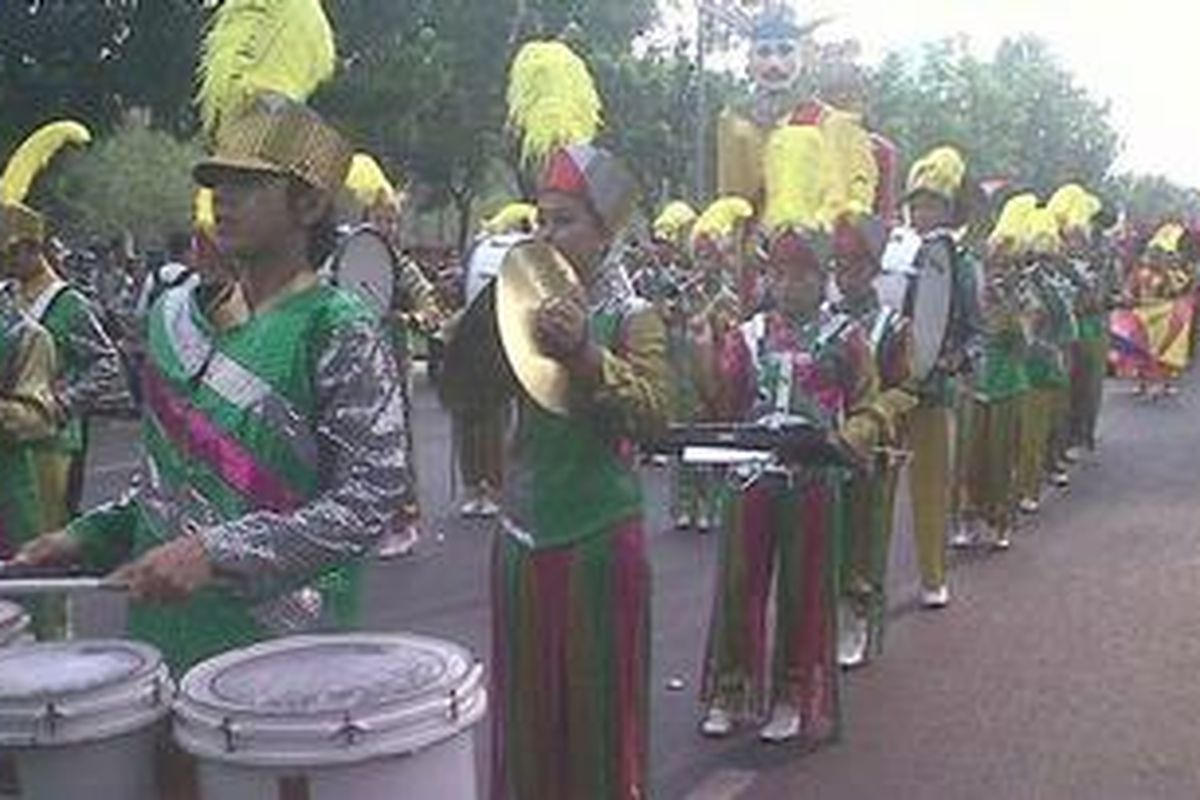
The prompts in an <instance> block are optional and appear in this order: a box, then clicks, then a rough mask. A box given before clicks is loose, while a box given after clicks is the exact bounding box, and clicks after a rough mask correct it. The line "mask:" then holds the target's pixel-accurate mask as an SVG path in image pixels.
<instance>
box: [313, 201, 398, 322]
mask: <svg viewBox="0 0 1200 800" xmlns="http://www.w3.org/2000/svg"><path fill="white" fill-rule="evenodd" d="M361 237H366V238H370V239H376V240H378V241H379V242H380V243H381V244H382V245H383V249H384V251H385V252H386V253H387V257H388V261H389V262H390V269H389V274H390V275H391V278H392V281H391V283H392V285H391V287H390V289H389V291H388V296H387V303H386V305H387V308H384V309H381V311H380V314H386V313H387V312H388V311H390V310H391V307H392V306H393V305H394V304H395V301H396V286H395V282H396V270H398V269H399V268H400V256H399V254H398V253H397V252H396V248H394V247H392V243H391V242H389V241H388V239H387V237H386V236H384V235H383V233H382V232H381V231H380V230H379V229H378V228H376V227H375V226H374V225H372V224H371V223H369V222H363V223H359V224H358V225H355V226H354V227H353V228H351V229H350V230H349V231H348V232H346V233H345V234H343V235H342V236H341V237H340V238H339V239H338V242H337V244H336V245H335V246H334V248H333V252H332V253H330V255H329V273H328V274H329V280H330V283H332V284H333V285H334V286H335V287H337V288H338V289H341V290H342V291H344V292H350V293H351V294H354V295H355V297H358V294H357V293H356V292H355V291H354V290H353V289H351V288H349V287H347V286H343V285H342V284H341V281H339V280H338V276H339V275H340V273H341V270H340V268H339V267H340V265H341V263H342V257H343V256H344V255H345V253H346V250H347V249H349V247H350V245H351V243H352V242H355V241H358V240H359V239H360V238H361ZM360 299H361V298H360ZM363 302H364V303H365V302H366V301H365V300H364V301H363Z"/></svg>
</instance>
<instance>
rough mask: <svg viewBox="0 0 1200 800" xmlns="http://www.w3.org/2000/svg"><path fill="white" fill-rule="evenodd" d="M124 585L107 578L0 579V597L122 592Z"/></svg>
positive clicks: (126, 585)
mask: <svg viewBox="0 0 1200 800" xmlns="http://www.w3.org/2000/svg"><path fill="white" fill-rule="evenodd" d="M128 588H129V585H128V584H126V583H121V582H117V581H111V580H108V579H107V578H0V597H33V596H36V595H43V594H78V593H80V592H124V591H126V590H127V589H128Z"/></svg>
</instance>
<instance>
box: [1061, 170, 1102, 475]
mask: <svg viewBox="0 0 1200 800" xmlns="http://www.w3.org/2000/svg"><path fill="white" fill-rule="evenodd" d="M1047 207H1048V208H1049V209H1050V210H1051V211H1052V212H1053V213H1054V215H1055V217H1056V218H1057V219H1058V224H1059V230H1060V233H1061V235H1062V240H1063V247H1064V249H1065V255H1066V258H1067V260H1068V262H1067V267H1068V269H1067V273H1066V274H1067V277H1068V278H1069V279H1070V281H1071V283H1072V285H1073V286H1074V288H1075V316H1076V319H1077V321H1078V326H1079V340H1078V344H1077V345H1076V347H1075V351H1074V353H1073V354H1072V358H1071V407H1070V424H1069V427H1070V445H1071V447H1070V449H1069V450H1068V453H1067V455H1068V460H1069V461H1073V460H1076V459H1077V458H1078V452H1079V450H1080V449H1081V448H1086V449H1087V450H1094V449H1095V447H1096V424H1097V422H1098V420H1099V417H1100V405H1101V402H1102V399H1103V394H1104V374H1105V368H1106V364H1107V360H1108V319H1107V318H1108V303H1109V299H1110V297H1111V296H1112V293H1113V289H1114V286H1113V282H1114V281H1113V274H1112V262H1111V260H1110V259H1108V258H1106V257H1105V255H1104V254H1103V253H1102V252H1101V250H1100V248H1099V247H1097V246H1096V233H1095V231H1094V230H1093V220H1094V219H1095V217H1096V215H1097V214H1099V213H1100V210H1101V203H1100V200H1099V199H1098V198H1096V197H1095V196H1094V195H1092V194H1090V193H1089V192H1087V191H1086V190H1085V189H1084V188H1083V187H1081V186H1079V185H1078V184H1067V185H1066V186H1063V187H1061V188H1060V189H1058V191H1056V192H1055V193H1054V194H1053V195H1052V196H1051V197H1050V200H1049V202H1048V203H1047Z"/></svg>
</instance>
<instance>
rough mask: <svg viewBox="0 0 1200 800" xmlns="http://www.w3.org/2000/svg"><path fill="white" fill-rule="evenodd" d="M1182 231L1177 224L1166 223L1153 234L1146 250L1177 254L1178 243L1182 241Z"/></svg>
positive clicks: (1180, 226) (1181, 227)
mask: <svg viewBox="0 0 1200 800" xmlns="http://www.w3.org/2000/svg"><path fill="white" fill-rule="evenodd" d="M1183 234H1184V229H1183V226H1182V225H1180V224H1179V223H1178V222H1168V223H1167V224H1166V225H1163V226H1162V227H1161V228H1159V229H1158V230H1157V231H1155V233H1154V237H1153V238H1152V239H1150V243H1149V244H1147V245H1146V249H1147V250H1160V251H1162V252H1164V253H1170V254H1172V255H1175V254H1177V253H1179V243H1180V241H1181V240H1182V239H1183Z"/></svg>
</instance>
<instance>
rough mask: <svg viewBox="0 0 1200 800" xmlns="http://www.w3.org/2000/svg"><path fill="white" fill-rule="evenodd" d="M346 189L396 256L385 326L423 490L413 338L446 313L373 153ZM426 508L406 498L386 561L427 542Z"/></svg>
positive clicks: (397, 196)
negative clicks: (404, 234)
mask: <svg viewBox="0 0 1200 800" xmlns="http://www.w3.org/2000/svg"><path fill="white" fill-rule="evenodd" d="M346 188H347V189H348V190H349V191H350V194H351V195H352V196H353V197H354V199H355V200H356V202H357V205H358V207H359V209H360V221H361V222H363V223H365V224H367V225H370V226H371V227H372V228H373V229H374V230H375V231H377V232H378V233H379V234H380V235H381V236H383V238H384V239H385V240H386V241H387V243H388V246H389V247H391V248H392V249H393V253H394V254H395V255H396V261H395V267H394V279H395V286H396V296H395V298H394V299H393V300H392V307H391V309H389V310H388V313H387V316H386V320H385V323H386V325H387V330H388V332H389V334H390V336H389V338H390V339H391V342H392V347H393V348H394V350H395V351H396V364H397V366H398V367H399V368H400V377H401V387H402V388H403V389H404V409H405V413H406V415H408V416H406V417H405V420H404V463H405V464H406V465H407V466H408V470H409V472H410V476H409V481H410V483H411V485H412V486H414V487H415V486H416V485H417V458H416V449H415V442H414V441H413V425H412V417H411V413H412V401H411V398H412V390H411V386H412V374H411V373H412V337H413V335H414V334H417V333H424V334H436V332H437V331H438V330H439V329H440V328H441V325H442V323H443V320H444V318H445V314H444V313H443V312H442V308H441V304H440V303H439V302H438V297H437V290H436V289H435V288H434V286H433V284H432V283H430V281H429V280H428V279H427V278H426V277H425V274H424V273H423V272H422V271H421V268H420V267H419V266H417V264H416V262H415V261H413V260H412V259H410V258H408V257H406V256H404V255H403V254H402V253H401V251H400V244H401V242H400V222H401V219H402V217H403V214H404V199H405V198H404V194H403V192H400V191H397V190H396V187H395V186H394V185H393V183H392V181H391V180H390V179H389V178H388V176H387V174H386V173H385V172H384V171H383V168H382V167H381V166H380V165H379V162H377V161H376V160H375V159H374V158H373V157H372V156H370V155H368V154H367V153H355V154H354V157H353V159H352V160H351V161H350V171H349V173H348V174H347V175H346ZM420 519H421V507H420V504H419V502H418V498H417V494H416V492H415V491H414V492H412V493H411V494H410V495H409V497H407V498H406V499H405V502H404V505H403V506H402V507H401V508H400V509H399V513H398V514H397V516H396V518H395V519H394V520H393V522H392V525H391V527H390V529H389V530H388V532H387V533H386V534H384V537H383V539H382V541H380V543H379V557H380V558H384V559H387V558H397V557H400V556H405V555H408V554H409V553H411V552H412V551H413V548H415V547H416V545H417V542H418V541H419V540H420V538H421V531H420V526H419V522H420Z"/></svg>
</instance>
